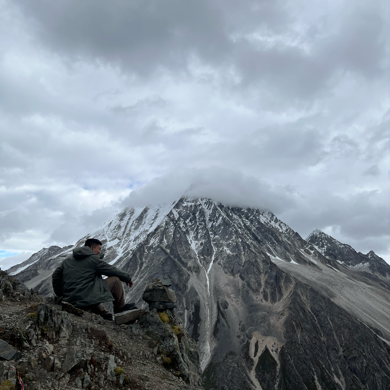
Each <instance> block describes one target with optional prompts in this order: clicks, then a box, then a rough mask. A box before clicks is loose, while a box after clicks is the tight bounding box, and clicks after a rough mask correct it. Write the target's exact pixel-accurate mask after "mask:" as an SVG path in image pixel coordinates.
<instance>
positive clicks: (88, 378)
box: [83, 374, 91, 389]
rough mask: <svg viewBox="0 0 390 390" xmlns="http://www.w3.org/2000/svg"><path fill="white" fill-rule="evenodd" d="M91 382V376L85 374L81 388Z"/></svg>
mask: <svg viewBox="0 0 390 390" xmlns="http://www.w3.org/2000/svg"><path fill="white" fill-rule="evenodd" d="M90 384H91V378H90V377H89V375H88V374H86V375H85V377H84V380H83V388H84V389H85V388H86V387H88V386H89V385H90Z"/></svg>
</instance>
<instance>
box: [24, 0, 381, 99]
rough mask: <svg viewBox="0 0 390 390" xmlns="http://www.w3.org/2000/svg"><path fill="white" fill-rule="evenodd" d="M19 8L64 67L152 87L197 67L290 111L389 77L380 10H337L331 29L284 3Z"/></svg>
mask: <svg viewBox="0 0 390 390" xmlns="http://www.w3.org/2000/svg"><path fill="white" fill-rule="evenodd" d="M17 3H18V4H20V5H21V7H22V10H23V12H25V13H26V15H28V16H29V19H30V20H31V19H33V22H31V26H32V27H31V29H32V31H34V32H35V34H36V36H37V37H39V40H40V41H43V42H45V44H46V45H48V46H49V47H50V49H51V50H53V51H54V52H57V53H58V54H60V55H62V56H63V57H64V58H66V59H67V60H68V59H69V58H72V60H73V61H74V62H79V61H84V60H87V61H97V62H98V63H99V62H108V63H111V64H114V65H115V64H116V65H118V66H120V68H121V69H122V72H124V73H128V74H137V75H138V76H148V77H150V75H151V74H153V75H154V76H157V75H158V74H160V73H161V71H164V72H169V73H171V74H174V75H175V77H187V76H189V75H191V74H192V73H193V69H192V68H193V65H194V61H195V63H197V62H196V61H199V64H200V65H205V66H211V67H212V68H213V69H214V70H215V71H216V72H226V71H227V70H228V69H229V68H231V69H233V71H234V72H235V73H236V80H235V81H232V80H230V81H227V80H228V79H225V84H226V83H227V85H225V86H226V87H229V88H230V89H232V90H234V89H237V88H238V90H240V89H244V90H246V89H248V88H249V89H253V90H255V89H257V88H264V89H267V90H268V91H269V93H270V94H271V96H270V99H271V100H273V99H277V100H286V99H288V100H289V104H292V103H293V100H294V99H298V100H299V99H307V98H312V97H313V96H314V95H315V94H316V93H320V92H322V93H324V92H325V90H324V88H327V89H328V88H329V83H330V82H335V81H336V80H333V81H332V78H334V77H335V75H336V74H337V72H355V73H357V74H361V75H362V76H364V77H370V78H373V77H378V76H379V75H380V74H381V73H382V72H383V69H384V63H383V61H384V52H383V47H384V45H385V34H384V31H383V30H384V26H385V23H386V21H385V19H384V17H383V16H382V15H381V13H380V12H379V11H380V9H379V10H378V8H379V7H378V6H376V5H375V4H374V5H371V4H370V5H367V4H364V3H363V2H358V4H357V6H356V7H353V8H352V9H351V10H349V9H348V8H347V9H343V8H342V7H340V9H338V8H336V9H335V10H334V12H335V14H336V13H337V14H338V13H339V14H340V16H339V17H340V19H341V21H342V22H339V24H338V23H337V22H338V21H336V22H335V26H333V25H331V23H332V20H330V21H329V20H328V19H331V18H330V17H329V16H328V18H326V17H325V16H324V17H322V19H321V18H320V17H317V18H314V19H313V20H310V16H309V15H308V16H305V13H301V14H299V13H297V12H296V10H294V12H291V5H290V4H288V3H286V2H280V1H275V2H266V1H259V2H252V1H244V2H240V6H239V7H238V6H237V4H233V2H222V1H206V0H201V1H199V0H196V1H195V0H190V1H185V2H183V1H179V0H170V1H164V2H162V1H157V0H154V1H141V0H137V1H125V0H115V1H113V2H106V1H103V0H87V1H81V2H80V1H75V0H72V1H67V2H63V3H56V2H52V1H49V0H38V1H35V2H31V1H23V0H19V1H18V2H17ZM233 15H234V16H233ZM308 25H309V26H310V27H311V28H307V26H308ZM292 31H293V33H292ZM275 34H276V35H275ZM277 34H278V35H277ZM264 36H266V37H267V36H268V39H264ZM275 36H276V38H275ZM259 37H260V38H259ZM261 38H263V39H261ZM37 39H38V38H37ZM290 41H291V42H290ZM303 42H304V43H305V44H302V43H303Z"/></svg>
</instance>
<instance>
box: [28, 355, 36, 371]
mask: <svg viewBox="0 0 390 390" xmlns="http://www.w3.org/2000/svg"><path fill="white" fill-rule="evenodd" d="M28 362H29V364H30V366H31V368H32V369H34V368H35V367H36V366H37V365H38V358H37V357H35V356H30V357H29V359H28Z"/></svg>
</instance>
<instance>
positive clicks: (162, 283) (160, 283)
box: [142, 279, 176, 311]
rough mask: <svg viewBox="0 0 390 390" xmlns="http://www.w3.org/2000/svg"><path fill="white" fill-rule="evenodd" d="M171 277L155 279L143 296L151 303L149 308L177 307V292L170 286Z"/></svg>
mask: <svg viewBox="0 0 390 390" xmlns="http://www.w3.org/2000/svg"><path fill="white" fill-rule="evenodd" d="M170 286H171V281H170V280H169V279H163V280H160V279H153V283H152V284H150V285H149V286H148V287H147V288H146V290H145V292H144V295H143V296H142V299H143V300H144V301H145V302H147V303H148V304H149V310H150V311H152V310H153V309H157V310H165V309H174V308H175V307H176V294H175V292H174V291H173V290H171V289H170V288H169V287H170Z"/></svg>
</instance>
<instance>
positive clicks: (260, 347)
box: [16, 198, 390, 390]
mask: <svg viewBox="0 0 390 390" xmlns="http://www.w3.org/2000/svg"><path fill="white" fill-rule="evenodd" d="M88 237H96V238H99V239H100V240H101V241H102V242H104V250H105V251H106V256H105V260H106V261H108V262H111V263H112V264H114V265H116V266H117V267H119V268H122V269H123V270H126V271H128V272H130V273H131V275H132V278H133V280H134V282H135V283H134V287H133V288H132V289H131V290H130V291H128V292H127V296H128V298H131V300H132V301H136V302H137V306H141V305H142V296H143V292H144V288H145V286H146V285H148V282H149V281H150V280H152V279H153V278H160V279H165V278H169V279H170V280H171V281H172V289H173V290H174V291H175V292H176V295H177V301H176V303H175V305H176V306H177V309H176V310H177V315H178V316H179V317H181V318H183V329H184V330H185V331H186V332H187V333H188V335H189V336H190V337H191V338H192V339H194V340H195V341H196V342H197V347H198V350H199V353H200V361H201V366H202V370H203V371H204V373H203V377H204V386H205V388H206V389H212V388H213V389H218V390H219V389H221V390H222V389H229V390H235V389H237V390H242V389H263V390H266V389H280V390H282V389H283V390H287V389H295V388H296V389H320V388H321V389H337V390H339V389H340V390H341V389H352V388H353V389H370V390H377V389H387V388H390V382H389V380H390V360H389V356H390V355H389V351H390V350H389V343H390V326H389V323H390V282H389V281H388V278H387V276H386V275H389V274H390V267H389V265H387V263H385V262H384V261H383V260H382V259H380V258H379V257H378V256H376V255H375V254H374V253H370V254H368V255H363V256H366V258H370V262H371V263H370V264H373V266H372V267H371V268H370V270H371V271H370V272H361V270H358V269H357V268H354V267H353V266H352V264H358V263H359V261H360V260H359V261H358V260H356V261H355V260H353V259H349V260H346V259H344V257H343V256H346V257H348V256H347V255H346V253H347V252H346V249H345V247H344V249H340V248H339V249H340V250H339V251H337V253H336V252H335V251H332V252H329V250H330V249H329V248H330V245H327V246H326V248H325V246H320V245H319V244H318V241H315V237H314V236H312V237H309V238H308V241H305V240H303V239H302V238H301V237H300V236H299V234H298V233H296V232H294V231H293V230H292V229H291V228H290V227H288V226H287V225H286V224H284V223H283V222H282V221H280V220H279V219H278V218H276V217H275V216H274V215H273V214H272V213H270V212H264V211H261V210H257V209H242V208H238V207H227V206H225V205H222V204H219V203H216V202H214V201H212V200H209V199H188V198H182V199H180V200H178V201H177V202H174V203H173V204H171V205H167V206H164V207H155V208H148V207H146V208H142V209H126V210H124V211H123V212H121V213H120V214H118V215H117V216H116V217H115V218H114V219H112V220H111V221H108V222H107V223H106V224H105V225H104V226H103V227H102V228H101V229H99V230H98V231H96V232H95V233H93V234H91V235H88V236H87V237H84V238H83V239H81V240H80V241H79V242H78V243H76V246H77V245H82V243H83V242H84V240H85V239H86V238H88ZM328 237H329V236H328ZM317 248H318V249H317ZM349 248H350V247H349ZM327 249H328V251H327ZM351 250H352V248H351ZM67 251H69V249H67V248H64V249H63V254H64V255H66V253H67ZM331 253H332V255H331ZM349 253H350V252H349ZM355 253H356V252H355ZM333 254H334V255H333ZM359 256H360V255H359ZM59 261H61V258H59V257H56V256H53V257H50V258H47V257H42V259H41V260H37V261H36V263H34V264H32V265H30V266H27V268H25V269H24V270H23V271H22V272H21V273H20V274H17V275H16V276H17V277H18V278H20V279H21V280H23V281H27V284H28V286H29V287H36V288H39V289H40V291H42V292H44V293H48V291H50V275H51V272H53V270H54V268H55V266H56V265H57V264H58V263H59ZM348 262H349V263H348ZM340 263H343V264H340ZM345 264H351V266H349V265H348V267H347V266H345ZM359 264H361V262H360V263H359ZM374 265H376V267H377V271H375V272H374V268H375V267H374ZM21 267H23V264H22V265H21ZM35 268H37V269H38V270H43V269H44V270H45V272H41V273H40V274H39V277H37V276H34V277H33V279H31V280H29V277H28V275H29V274H31V275H33V274H34V272H36V271H35ZM16 272H17V271H16ZM151 313H153V311H151ZM144 318H145V320H144ZM147 318H150V321H152V322H153V321H157V318H155V317H153V315H152V314H150V315H148V316H147V317H146V316H144V317H143V318H142V320H141V321H146V319H147ZM165 328H167V327H165ZM167 331H168V328H167ZM182 347H185V345H184V344H183V345H180V344H179V348H182ZM191 348H192V346H191ZM191 348H190V349H191ZM178 362H179V363H180V359H178ZM179 363H177V364H179ZM184 363H185V362H184ZM183 367H184V366H183ZM187 367H189V366H188V364H187ZM190 371H191V370H190Z"/></svg>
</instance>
